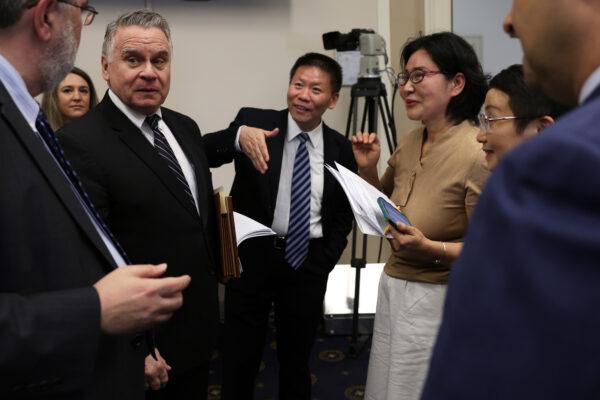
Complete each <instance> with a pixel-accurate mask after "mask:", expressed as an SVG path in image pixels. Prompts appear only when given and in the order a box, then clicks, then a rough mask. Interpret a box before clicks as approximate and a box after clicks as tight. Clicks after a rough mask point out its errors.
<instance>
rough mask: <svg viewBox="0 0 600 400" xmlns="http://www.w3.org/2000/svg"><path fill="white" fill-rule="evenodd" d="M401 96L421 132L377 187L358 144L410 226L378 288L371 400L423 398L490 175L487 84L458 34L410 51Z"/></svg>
mask: <svg viewBox="0 0 600 400" xmlns="http://www.w3.org/2000/svg"><path fill="white" fill-rule="evenodd" d="M401 66H402V69H403V72H402V73H401V74H399V76H398V78H399V84H400V95H401V96H402V98H403V100H404V103H405V107H406V112H407V115H408V118H410V119H411V120H420V121H421V122H422V124H423V126H421V127H419V128H417V129H415V130H413V131H411V132H409V133H408V134H406V135H404V136H402V137H401V139H400V143H399V145H398V148H397V149H396V151H395V152H394V153H393V154H392V156H391V158H390V160H389V161H388V167H387V170H386V171H385V173H384V175H383V177H382V178H381V179H380V178H379V175H378V172H377V162H378V160H379V155H380V146H379V140H378V138H377V136H376V135H375V134H373V133H371V134H369V133H358V134H357V135H356V136H354V137H353V138H352V143H353V150H354V155H355V158H356V162H357V164H358V167H359V173H360V175H361V176H362V177H363V178H364V179H366V180H367V181H368V182H370V183H371V184H373V185H374V186H376V187H377V188H379V189H380V190H382V191H383V192H384V193H385V194H386V195H388V196H389V197H390V198H391V200H392V201H393V202H394V203H396V204H397V205H398V206H399V208H400V209H401V210H402V212H403V213H404V214H406V216H407V217H408V219H409V220H410V221H411V224H412V226H408V225H403V224H399V225H398V227H397V231H396V232H395V233H394V239H393V240H392V241H391V244H392V247H393V250H394V251H393V253H392V255H391V256H390V258H389V260H388V261H387V263H386V265H385V268H384V271H383V273H382V275H381V279H380V282H379V292H378V298H377V312H376V315H375V326H374V332H373V344H372V348H371V357H370V360H369V372H368V377H367V387H366V395H365V399H369V400H372V399H377V400H379V399H388V400H392V399H403V400H405V399H417V398H419V395H420V392H421V388H422V385H423V381H424V379H425V376H426V372H427V366H428V363H429V357H430V354H431V350H432V347H433V344H434V341H435V336H436V334H437V330H438V327H439V323H440V320H441V314H442V308H443V302H444V295H445V291H446V283H447V281H448V274H449V272H450V266H451V264H452V262H453V261H454V260H455V259H456V258H457V257H458V255H459V254H460V250H461V248H462V240H463V237H464V235H465V232H466V229H467V225H468V221H469V218H470V215H471V213H472V211H473V209H474V207H475V203H476V202H477V199H478V197H479V193H480V191H481V188H482V185H483V183H484V182H485V180H486V178H487V176H488V170H487V168H486V167H485V161H484V158H483V155H482V152H481V147H480V145H479V144H478V143H477V141H476V135H477V132H478V128H477V127H476V126H475V123H476V121H477V114H478V112H479V110H480V108H481V104H482V103H483V100H484V97H485V93H486V86H487V85H486V80H485V77H484V75H483V73H482V69H481V65H480V64H479V62H478V60H477V56H476V55H475V53H474V52H473V49H472V48H471V46H470V45H469V44H468V43H467V42H465V41H464V40H463V39H462V38H460V37H459V36H457V35H455V34H453V33H448V32H445V33H436V34H432V35H428V36H423V37H420V38H417V39H415V40H413V41H411V42H409V43H407V44H406V46H405V47H404V49H403V51H402V55H401Z"/></svg>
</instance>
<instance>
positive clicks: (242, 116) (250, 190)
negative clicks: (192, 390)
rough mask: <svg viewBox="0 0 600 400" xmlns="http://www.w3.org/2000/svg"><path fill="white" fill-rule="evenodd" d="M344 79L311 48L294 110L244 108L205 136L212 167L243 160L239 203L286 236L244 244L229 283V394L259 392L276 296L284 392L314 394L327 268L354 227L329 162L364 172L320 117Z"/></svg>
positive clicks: (298, 74) (299, 75)
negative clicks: (312, 360)
mask: <svg viewBox="0 0 600 400" xmlns="http://www.w3.org/2000/svg"><path fill="white" fill-rule="evenodd" d="M341 81H342V72H341V68H340V66H339V65H338V63H337V62H335V60H333V59H331V58H329V57H327V56H325V55H322V54H317V53H308V54H305V55H304V56H302V57H300V58H299V59H298V60H297V61H296V63H295V64H294V66H293V67H292V69H291V72H290V81H289V85H288V91H287V103H288V108H287V109H285V110H281V111H275V110H261V109H256V108H243V109H241V110H240V111H239V113H238V115H237V117H236V118H235V121H233V122H232V123H231V125H230V127H229V128H228V129H226V130H224V131H221V132H215V133H211V134H209V135H206V136H205V144H206V147H207V151H208V154H209V158H210V159H211V165H220V164H224V163H229V162H231V161H235V170H236V175H235V180H234V182H233V187H232V189H231V195H232V196H233V204H234V209H235V210H236V211H238V212H240V213H242V214H245V215H247V216H249V217H251V218H253V219H255V220H256V221H258V222H260V223H262V224H264V225H267V226H270V227H272V228H273V230H274V231H275V232H277V235H278V236H277V237H276V238H275V239H274V238H273V237H268V238H257V239H252V240H248V241H246V242H244V243H243V244H242V246H241V247H240V258H241V263H242V265H243V268H244V272H243V273H242V277H241V278H240V279H239V280H232V281H230V282H229V283H228V284H227V288H226V294H225V335H224V339H223V357H224V360H223V363H224V372H223V373H224V377H223V398H224V399H225V400H231V399H238V400H248V399H251V398H253V391H254V381H255V379H256V374H257V373H258V368H259V365H260V360H261V354H262V349H263V347H264V342H265V335H266V331H267V322H268V316H269V310H270V309H271V304H273V305H274V310H275V325H276V328H277V353H278V358H279V398H280V399H310V392H311V390H310V388H311V377H310V371H309V369H308V358H309V355H310V351H311V348H312V345H313V343H314V340H315V335H316V330H317V325H318V322H319V320H320V317H321V313H322V305H323V298H324V295H325V289H326V286H327V276H328V274H329V272H330V271H331V270H332V269H333V267H334V266H335V264H336V263H337V261H338V259H339V257H340V255H341V254H342V251H343V250H344V248H345V246H346V242H347V241H346V237H347V235H348V233H349V232H350V228H351V225H352V211H351V210H350V206H349V204H348V202H347V200H346V197H345V195H344V193H343V191H342V189H341V187H340V186H339V185H338V184H337V182H336V181H335V178H333V176H332V175H331V174H328V173H326V172H325V168H324V164H326V163H327V164H333V163H334V161H337V162H339V163H340V164H342V165H344V166H346V167H347V168H350V169H352V170H356V164H355V162H354V156H353V155H352V148H351V145H350V142H349V141H348V140H347V139H345V138H344V137H343V136H342V135H340V134H339V133H338V132H336V131H335V130H333V129H331V128H329V127H328V126H327V125H325V124H324V123H323V121H322V116H323V114H324V113H325V111H327V109H330V108H334V107H335V105H336V103H337V100H338V97H339V91H340V87H341ZM246 125H247V126H253V127H259V128H262V129H264V131H260V130H256V129H244V126H246ZM238 130H239V135H238ZM278 132H281V133H279V134H278Z"/></svg>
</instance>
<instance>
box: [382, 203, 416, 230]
mask: <svg viewBox="0 0 600 400" xmlns="http://www.w3.org/2000/svg"><path fill="white" fill-rule="evenodd" d="M377 204H379V208H381V212H382V213H383V216H384V217H385V219H387V220H388V222H389V223H390V225H392V226H394V227H395V226H396V223H398V222H402V223H403V224H406V225H411V223H410V221H409V220H408V218H407V217H406V215H404V214H403V213H402V212H401V211H400V210H398V209H397V208H396V207H394V206H393V205H391V204H390V203H388V202H387V201H385V199H384V198H383V197H380V198H378V199H377Z"/></svg>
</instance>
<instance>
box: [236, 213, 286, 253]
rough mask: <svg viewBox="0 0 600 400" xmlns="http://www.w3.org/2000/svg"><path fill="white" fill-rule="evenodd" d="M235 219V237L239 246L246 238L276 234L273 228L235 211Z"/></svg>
mask: <svg viewBox="0 0 600 400" xmlns="http://www.w3.org/2000/svg"><path fill="white" fill-rule="evenodd" d="M233 220H234V222H235V237H236V240H237V245H238V246H239V245H240V243H242V242H243V241H244V240H246V239H250V238H253V237H259V236H270V235H276V233H275V231H274V230H272V229H271V228H269V227H267V226H264V225H263V224H261V223H259V222H256V221H255V220H253V219H252V218H249V217H246V216H245V215H243V214H240V213H237V212H235V211H234V212H233Z"/></svg>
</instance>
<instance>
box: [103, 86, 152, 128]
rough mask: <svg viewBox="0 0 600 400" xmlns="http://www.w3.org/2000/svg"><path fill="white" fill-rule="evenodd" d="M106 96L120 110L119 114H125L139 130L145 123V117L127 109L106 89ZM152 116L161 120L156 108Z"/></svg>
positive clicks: (131, 109)
mask: <svg viewBox="0 0 600 400" xmlns="http://www.w3.org/2000/svg"><path fill="white" fill-rule="evenodd" d="M108 96H109V97H110V99H111V100H112V102H113V103H114V104H115V106H117V108H118V109H119V110H121V112H122V113H123V114H125V116H126V117H127V118H129V120H130V121H131V122H133V124H134V125H135V126H137V127H138V128H139V129H140V130H141V129H142V125H144V121H146V116H147V115H146V114H143V113H141V112H139V111H136V110H134V109H133V108H131V107H129V106H128V105H127V104H125V103H123V102H122V101H121V99H120V98H119V96H117V95H116V94H115V92H113V91H112V90H111V89H108ZM154 114H156V115H158V116H159V117H160V118H161V119H162V112H161V110H160V107H159V108H158V110H156V112H155V113H154Z"/></svg>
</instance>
